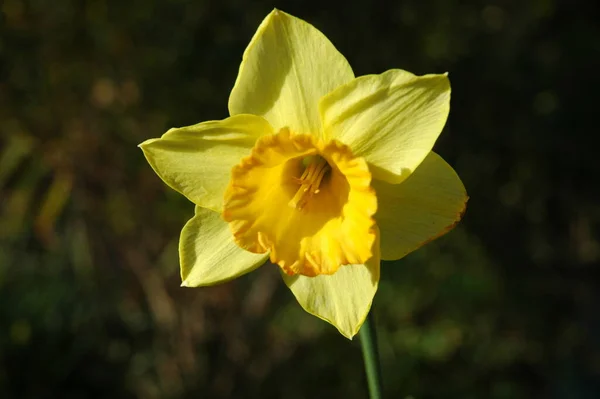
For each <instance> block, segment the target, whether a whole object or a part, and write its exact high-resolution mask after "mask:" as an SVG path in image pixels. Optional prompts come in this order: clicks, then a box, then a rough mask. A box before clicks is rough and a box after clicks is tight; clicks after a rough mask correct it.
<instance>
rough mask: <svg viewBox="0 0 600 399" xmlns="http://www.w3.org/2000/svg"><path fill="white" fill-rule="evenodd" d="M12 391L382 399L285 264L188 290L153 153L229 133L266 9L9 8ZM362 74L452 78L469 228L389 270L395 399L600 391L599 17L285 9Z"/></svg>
mask: <svg viewBox="0 0 600 399" xmlns="http://www.w3.org/2000/svg"><path fill="white" fill-rule="evenodd" d="M0 6H1V11H2V14H1V20H0V132H1V134H2V137H1V143H2V147H1V148H0V397H2V398H36V399H38V398H84V397H85V398H105V397H114V398H188V397H189V398H192V397H194V398H197V397H206V398H245V397H248V398H251V397H261V398H263V397H266V398H290V399H296V398H298V399H300V398H313V397H335V398H338V397H339V398H364V397H366V392H367V391H366V383H365V378H364V373H363V369H362V360H361V355H360V350H359V346H358V345H357V344H356V342H350V341H347V340H346V339H344V338H343V337H342V336H340V335H339V334H338V333H337V332H336V331H335V329H334V328H332V327H330V326H329V325H327V324H326V323H324V322H322V321H319V320H317V319H316V318H314V317H312V316H309V315H308V314H306V313H304V312H303V311H302V310H301V309H300V307H299V306H298V305H297V304H296V303H295V301H294V299H293V297H292V295H291V294H290V293H289V292H288V290H287V289H286V288H285V287H284V285H283V284H282V282H281V281H280V278H279V275H278V272H277V271H276V270H274V268H267V267H263V268H261V269H259V271H257V272H254V273H252V274H250V275H248V276H245V277H243V278H241V279H239V280H237V281H234V282H231V283H228V284H224V285H222V286H218V287H211V288H203V289H183V288H180V287H179V283H180V280H179V276H178V258H177V240H178V234H179V230H180V229H181V227H182V226H183V224H184V222H185V221H186V220H187V219H188V218H189V217H191V215H192V213H193V206H192V204H190V203H188V202H187V201H186V200H185V199H184V198H183V197H181V196H179V195H178V194H176V193H174V192H172V191H171V190H169V189H168V188H167V187H165V186H164V185H163V184H162V183H161V181H160V180H159V179H158V178H157V177H156V176H155V175H154V173H153V172H152V170H151V169H150V167H149V166H148V165H147V164H146V162H145V160H144V159H143V156H142V154H141V151H139V149H137V148H136V145H137V144H138V143H140V142H141V141H143V140H145V139H147V138H150V137H157V136H159V135H161V134H162V133H163V132H164V131H166V130H167V129H168V128H169V127H172V126H184V125H189V124H193V123H196V122H199V121H204V120H209V119H220V118H223V117H225V116H227V107H226V104H227V97H228V94H229V90H230V89H231V86H232V85H233V82H234V80H235V77H236V73H237V68H238V66H239V62H240V60H241V55H242V52H243V50H244V48H245V46H246V44H247V43H248V41H249V40H250V38H251V36H252V34H253V33H254V31H255V29H256V27H257V26H258V24H259V23H260V21H261V20H262V18H264V16H266V14H267V13H268V12H269V11H270V10H271V9H272V7H273V6H275V4H274V3H272V2H268V1H262V0H261V1H254V2H244V1H242V0H226V1H202V0H197V1H190V0H186V1H184V0H169V1H158V0H156V1H151V0H144V1H142V0H131V1H123V2H121V1H116V0H114V1H110V0H83V1H82V0H62V1H58V2H51V1H47V0H27V1H25V0H3V1H2V2H0ZM276 6H277V7H278V8H281V9H283V10H285V11H287V12H290V13H292V14H294V15H297V16H299V17H301V18H304V19H306V20H308V21H309V22H311V23H313V24H314V25H316V26H317V27H318V28H319V29H321V30H322V31H323V32H324V33H325V34H326V35H327V36H328V37H329V38H330V39H331V40H332V41H333V42H334V43H335V44H336V46H337V47H338V48H339V49H340V51H341V52H342V53H343V54H344V55H346V57H347V58H348V60H349V61H350V63H351V65H352V66H353V67H354V69H355V72H356V74H357V75H362V74H367V73H380V72H383V71H384V70H386V69H389V68H393V67H400V68H404V69H407V70H410V71H413V72H415V73H419V74H423V73H429V72H438V73H439V72H444V71H449V72H450V78H451V82H452V85H453V100H452V108H451V115H450V119H449V122H448V125H447V127H446V129H445V132H444V133H443V135H442V137H441V139H440V140H439V142H438V144H437V146H436V150H437V151H438V152H439V153H441V154H442V155H443V156H444V157H445V158H446V159H447V160H448V161H449V162H450V163H451V164H453V165H454V166H455V168H456V170H457V171H458V173H459V174H460V176H461V177H462V178H463V181H464V183H465V185H466V187H467V189H468V191H469V194H470V196H471V201H470V202H469V209H468V211H467V214H466V216H465V219H464V221H463V223H462V224H461V225H460V226H459V227H458V228H457V229H456V230H455V231H453V232H452V233H451V234H449V235H448V236H445V237H444V238H441V239H439V240H437V241H436V242H434V243H432V244H430V245H428V246H426V247H425V248H423V249H420V250H419V251H417V252H415V253H414V254H412V255H410V256H408V257H406V258H405V259H403V260H401V261H399V262H395V263H386V264H384V265H383V271H382V281H381V286H380V290H379V292H378V295H377V297H376V300H375V309H376V310H375V312H376V317H377V323H378V326H379V340H380V347H381V352H382V362H383V370H384V383H385V389H386V393H387V396H388V397H390V398H404V397H408V396H409V395H411V396H412V397H414V398H416V399H424V398H464V399H468V398H493V399H504V398H507V399H508V398H517V399H520V398H596V397H599V396H600V382H599V381H600V339H599V338H598V337H599V336H600V315H599V313H598V308H599V306H600V290H599V289H598V288H599V287H598V283H599V280H600V271H599V270H598V263H599V260H600V204H599V200H598V199H599V198H600V184H598V175H599V173H600V162H598V157H597V150H596V148H597V143H598V140H597V131H598V128H597V125H596V120H597V114H598V110H597V108H598V99H597V89H598V88H600V85H599V84H598V83H599V82H598V78H597V76H598V74H597V71H598V70H599V69H600V46H599V44H598V43H600V27H599V24H598V21H600V13H599V12H598V7H597V4H596V3H595V2H593V1H583V0H574V1H559V0H533V1H528V2H518V1H510V0H494V1H491V0H490V1H470V2H464V1H458V0H427V1H419V0H405V1H401V2H392V1H379V2H372V3H369V2H340V3H337V2H310V1H298V0H288V1H281V2H278V3H277V4H276Z"/></svg>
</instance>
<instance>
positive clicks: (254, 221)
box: [223, 129, 377, 276]
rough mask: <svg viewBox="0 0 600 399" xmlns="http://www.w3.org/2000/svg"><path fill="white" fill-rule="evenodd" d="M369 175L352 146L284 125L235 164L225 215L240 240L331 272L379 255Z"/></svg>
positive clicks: (286, 265)
mask: <svg viewBox="0 0 600 399" xmlns="http://www.w3.org/2000/svg"><path fill="white" fill-rule="evenodd" d="M370 183H371V174H370V173H369V168H368V165H367V163H366V162H365V160H364V159H362V158H356V157H354V156H353V155H352V153H351V152H350V150H349V148H348V147H347V146H344V145H342V144H340V143H338V142H328V143H323V142H320V141H317V140H316V139H315V137H314V136H310V135H306V134H299V135H294V134H291V133H290V132H289V131H288V130H287V129H283V130H282V131H280V132H279V133H277V134H275V135H272V136H264V137H262V138H261V139H259V140H258V141H257V142H256V146H255V148H254V149H253V150H252V154H251V156H249V157H248V158H245V159H244V160H243V161H242V163H241V164H240V165H238V166H236V167H235V168H233V171H232V177H231V183H230V186H229V188H228V189H227V191H226V193H225V206H224V209H223V218H224V219H225V220H226V221H228V222H230V224H231V228H232V231H233V234H234V238H235V240H236V242H237V244H238V245H240V246H241V247H242V248H244V249H246V250H248V251H251V252H256V253H264V252H267V251H270V252H271V262H273V263H277V264H278V265H279V266H280V267H281V268H282V269H283V270H284V271H285V272H286V273H288V274H303V275H307V276H315V275H318V274H332V273H335V272H336V270H337V269H338V268H339V267H340V266H341V265H345V264H354V263H364V262H366V261H367V260H368V259H369V258H370V257H371V255H372V254H371V246H372V243H373V241H374V240H375V233H374V231H373V225H374V221H373V215H374V213H375V211H376V210H377V198H376V197H375V192H374V191H373V190H372V188H371V187H370Z"/></svg>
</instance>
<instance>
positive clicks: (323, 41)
mask: <svg viewBox="0 0 600 399" xmlns="http://www.w3.org/2000/svg"><path fill="white" fill-rule="evenodd" d="M449 101H450V84H449V82H448V78H447V76H446V75H445V74H444V75H425V76H415V75H413V74H411V73H409V72H406V71H403V70H398V69H394V70H389V71H387V72H385V73H383V74H381V75H367V76H361V77H358V78H355V77H354V73H353V72H352V69H351V68H350V65H349V64H348V62H347V61H346V59H345V58H344V57H343V56H342V54H340V53H339V52H338V51H337V50H336V49H335V47H334V46H333V45H332V44H331V42H329V40H328V39H327V38H326V37H325V36H324V35H323V34H322V33H321V32H320V31H318V30H317V29H316V28H314V27H313V26H312V25H310V24H308V23H306V22H304V21H302V20H300V19H298V18H295V17H293V16H291V15H288V14H286V13H284V12H282V11H278V10H274V11H273V12H271V13H270V14H269V15H268V16H267V17H266V18H265V20H264V21H263V22H262V24H261V25H260V26H259V28H258V31H257V32H256V34H255V35H254V37H253V38H252V41H251V42H250V45H249V46H248V48H247V49H246V51H245V52H244V56H243V59H242V64H241V66H240V70H239V75H238V77H237V80H236V82H235V85H234V87H233V90H232V92H231V95H230V97H229V113H230V115H231V116H230V117H229V118H226V119H224V120H219V121H209V122H203V123H199V124H197V125H193V126H188V127H183V128H178V129H171V130H169V131H168V132H167V133H165V134H164V135H163V136H162V137H161V138H159V139H152V140H148V141H146V142H144V143H142V144H141V145H140V147H141V148H142V150H143V151H144V154H145V156H146V158H147V160H148V162H149V163H150V165H151V166H152V168H153V169H154V171H155V172H156V173H157V174H158V175H159V176H160V177H161V179H162V180H164V182H165V183H166V184H168V185H169V186H170V187H172V188H173V189H175V190H177V191H179V192H180V193H182V194H183V195H185V196H186V197H187V198H189V199H190V201H192V202H193V203H194V204H196V211H195V216H194V217H193V218H192V219H191V220H190V221H189V222H188V223H187V224H186V225H185V227H184V228H183V230H182V232H181V239H180V244H179V253H180V262H181V276H182V279H183V284H182V285H183V286H187V287H197V286H206V285H213V284H217V283H220V282H224V281H227V280H230V279H233V278H235V277H238V276H240V275H242V274H244V273H247V272H249V271H251V270H253V269H255V268H257V267H258V266H260V265H262V264H264V263H265V261H267V260H269V259H270V261H271V262H272V263H273V264H277V265H279V267H280V268H281V270H282V276H283V280H284V281H285V283H286V284H287V286H288V287H289V288H290V289H291V291H292V292H293V294H294V295H295V297H296V299H297V300H298V302H299V303H300V305H302V307H303V308H304V309H305V310H306V311H307V312H309V313H311V314H314V315H316V316H318V317H320V318H322V319H324V320H326V321H328V322H329V323H331V324H333V325H334V326H335V327H337V329H338V330H339V331H340V332H341V333H342V334H343V335H344V336H346V337H348V338H352V336H354V335H355V334H356V333H357V332H358V330H359V328H360V326H361V324H362V323H363V321H364V320H365V318H366V316H367V314H368V312H369V309H370V307H371V303H372V300H373V296H374V295H375V292H376V291H377V284H378V281H379V264H380V260H381V259H384V260H394V259H399V258H401V257H403V256H404V255H406V254H408V253H409V252H411V251H413V250H414V249H416V248H418V247H419V246H421V245H423V244H424V243H426V242H428V241H431V240H432V239H434V238H436V237H438V236H440V235H442V234H444V233H446V232H447V231H449V230H450V229H451V228H452V227H453V226H454V225H455V224H456V223H457V222H458V221H459V219H460V218H461V216H462V214H463V212H464V210H465V204H466V201H467V195H466V192H465V189H464V187H463V185H462V183H461V181H460V179H459V178H458V176H457V175H456V173H455V172H454V170H452V168H451V167H450V166H448V164H446V162H444V160H443V159H442V158H441V157H440V156H438V155H436V154H435V153H433V152H432V151H431V149H432V147H433V144H434V142H435V141H436V139H437V137H438V135H439V134H440V132H441V131H442V128H443V127H444V124H445V122H446V118H447V116H448V111H449Z"/></svg>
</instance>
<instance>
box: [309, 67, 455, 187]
mask: <svg viewBox="0 0 600 399" xmlns="http://www.w3.org/2000/svg"><path fill="white" fill-rule="evenodd" d="M319 107H320V112H321V116H322V119H323V126H324V129H325V135H326V138H334V139H337V140H340V141H341V142H343V143H345V144H347V145H348V146H350V148H352V150H353V151H354V154H355V155H357V156H362V157H364V158H365V159H366V160H367V161H368V162H369V164H370V165H371V166H372V168H371V172H372V173H373V177H374V178H376V179H379V180H384V181H387V182H390V183H400V182H401V181H402V180H404V179H406V178H407V177H408V176H409V175H410V173H411V172H412V171H414V170H415V169H416V168H417V166H419V164H420V163H421V161H422V160H423V159H425V157H426V156H427V154H428V153H429V152H430V151H431V149H432V148H433V144H434V143H435V141H436V140H437V138H438V136H439V134H440V133H441V131H442V129H443V127H444V124H445V123H446V118H447V117H448V112H449V109H450V83H449V81H448V77H447V76H446V75H425V76H415V75H413V74H412V73H410V72H406V71H403V70H399V69H394V70H389V71H387V72H385V73H383V74H381V75H366V76H361V77H359V78H356V79H354V80H353V81H351V82H350V83H347V84H345V85H343V86H341V87H339V88H338V89H336V90H335V91H334V92H332V93H331V94H329V95H327V96H326V97H324V98H323V99H322V100H321V103H320V104H319Z"/></svg>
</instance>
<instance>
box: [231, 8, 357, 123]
mask: <svg viewBox="0 0 600 399" xmlns="http://www.w3.org/2000/svg"><path fill="white" fill-rule="evenodd" d="M353 78H354V73H353V72H352V68H350V65H349V64H348V62H347V61H346V59H345V58H344V56H343V55H342V54H340V53H339V52H338V51H337V50H336V48H335V47H334V46H333V44H331V42H330V41H329V40H328V39H327V37H325V36H324V35H323V34H322V33H321V32H320V31H319V30H318V29H316V28H315V27H314V26H312V25H310V24H309V23H307V22H305V21H303V20H301V19H298V18H295V17H293V16H291V15H289V14H286V13H284V12H282V11H279V10H274V11H273V12H271V13H270V14H269V15H268V16H267V17H266V18H265V19H264V21H263V22H262V23H261V25H260V26H259V27H258V30H257V32H256V33H255V35H254V37H253V38H252V41H251V42H250V44H249V45H248V48H247V49H246V51H245V52H244V56H243V59H242V64H241V65H240V71H239V74H238V77H237V80H236V82H235V85H234V87H233V90H232V91H231V96H230V97H229V113H230V114H231V115H236V114H242V113H246V114H254V115H260V116H263V117H265V119H267V120H268V121H269V122H270V123H271V125H272V126H273V128H274V129H275V130H279V129H280V128H283V127H285V126H287V127H289V128H290V129H291V130H292V131H293V132H295V133H306V134H320V130H321V129H320V127H321V122H320V119H319V112H318V103H319V99H320V98H321V97H322V96H324V95H325V94H327V93H329V92H330V91H332V90H333V89H335V88H336V87H338V86H339V85H341V84H344V83H346V82H349V81H350V80H352V79H353Z"/></svg>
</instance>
